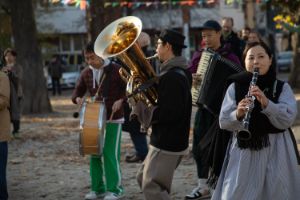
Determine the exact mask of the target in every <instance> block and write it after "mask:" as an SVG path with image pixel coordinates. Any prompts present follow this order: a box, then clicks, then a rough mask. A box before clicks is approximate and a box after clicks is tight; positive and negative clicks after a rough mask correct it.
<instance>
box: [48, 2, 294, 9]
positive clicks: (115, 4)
mask: <svg viewBox="0 0 300 200" xmlns="http://www.w3.org/2000/svg"><path fill="white" fill-rule="evenodd" d="M49 1H50V2H51V3H53V4H55V3H62V4H65V5H75V6H76V7H79V8H80V9H81V10H85V9H87V8H88V7H89V5H90V1H91V0H49ZM268 1H270V0H256V3H266V2H268ZM285 1H286V2H288V1H289V0H285ZM297 1H299V0H297ZM218 2H219V0H171V1H168V0H162V1H153V0H152V1H134V2H128V1H126V0H124V1H116V0H115V1H107V2H104V8H107V7H128V8H138V7H140V6H146V7H150V6H161V5H169V4H171V5H172V6H176V5H181V6H183V5H187V6H196V5H203V4H214V3H218ZM242 2H243V0H225V4H227V5H230V4H234V3H242Z"/></svg>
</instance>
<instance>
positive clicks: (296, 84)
mask: <svg viewBox="0 0 300 200" xmlns="http://www.w3.org/2000/svg"><path fill="white" fill-rule="evenodd" d="M299 39H300V34H299V33H294V34H293V37H292V44H293V52H294V59H293V68H292V70H291V73H290V76H289V84H290V85H291V87H292V88H300V81H299V74H300V51H299V47H300V41H299Z"/></svg>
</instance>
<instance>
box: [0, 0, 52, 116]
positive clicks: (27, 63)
mask: <svg viewBox="0 0 300 200" xmlns="http://www.w3.org/2000/svg"><path fill="white" fill-rule="evenodd" d="M0 3H1V7H2V8H5V9H6V10H7V13H9V14H10V17H11V27H12V35H13V40H14V47H15V49H16V51H17V53H18V57H17V62H19V63H20V64H21V65H22V67H23V73H24V74H23V82H22V84H23V89H24V97H25V98H24V105H23V112H24V113H25V114H28V113H47V112H51V110H52V109H51V104H50V101H49V97H48V92H47V87H46V79H45V77H44V72H43V62H42V55H41V52H40V49H39V44H38V40H37V30H36V24H35V18H34V10H33V5H32V3H33V2H32V0H22V1H18V0H0Z"/></svg>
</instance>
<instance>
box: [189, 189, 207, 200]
mask: <svg viewBox="0 0 300 200" xmlns="http://www.w3.org/2000/svg"><path fill="white" fill-rule="evenodd" d="M210 197H211V194H210V191H209V189H208V188H201V187H199V186H197V187H196V188H195V189H193V191H192V192H191V193H190V194H188V195H186V196H185V199H186V200H201V199H208V198H210Z"/></svg>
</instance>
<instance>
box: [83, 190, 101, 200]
mask: <svg viewBox="0 0 300 200" xmlns="http://www.w3.org/2000/svg"><path fill="white" fill-rule="evenodd" d="M105 195H106V193H99V194H98V193H96V192H94V191H90V192H89V193H87V194H86V195H85V197H84V198H85V199H89V200H92V199H97V198H103V197H105Z"/></svg>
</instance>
